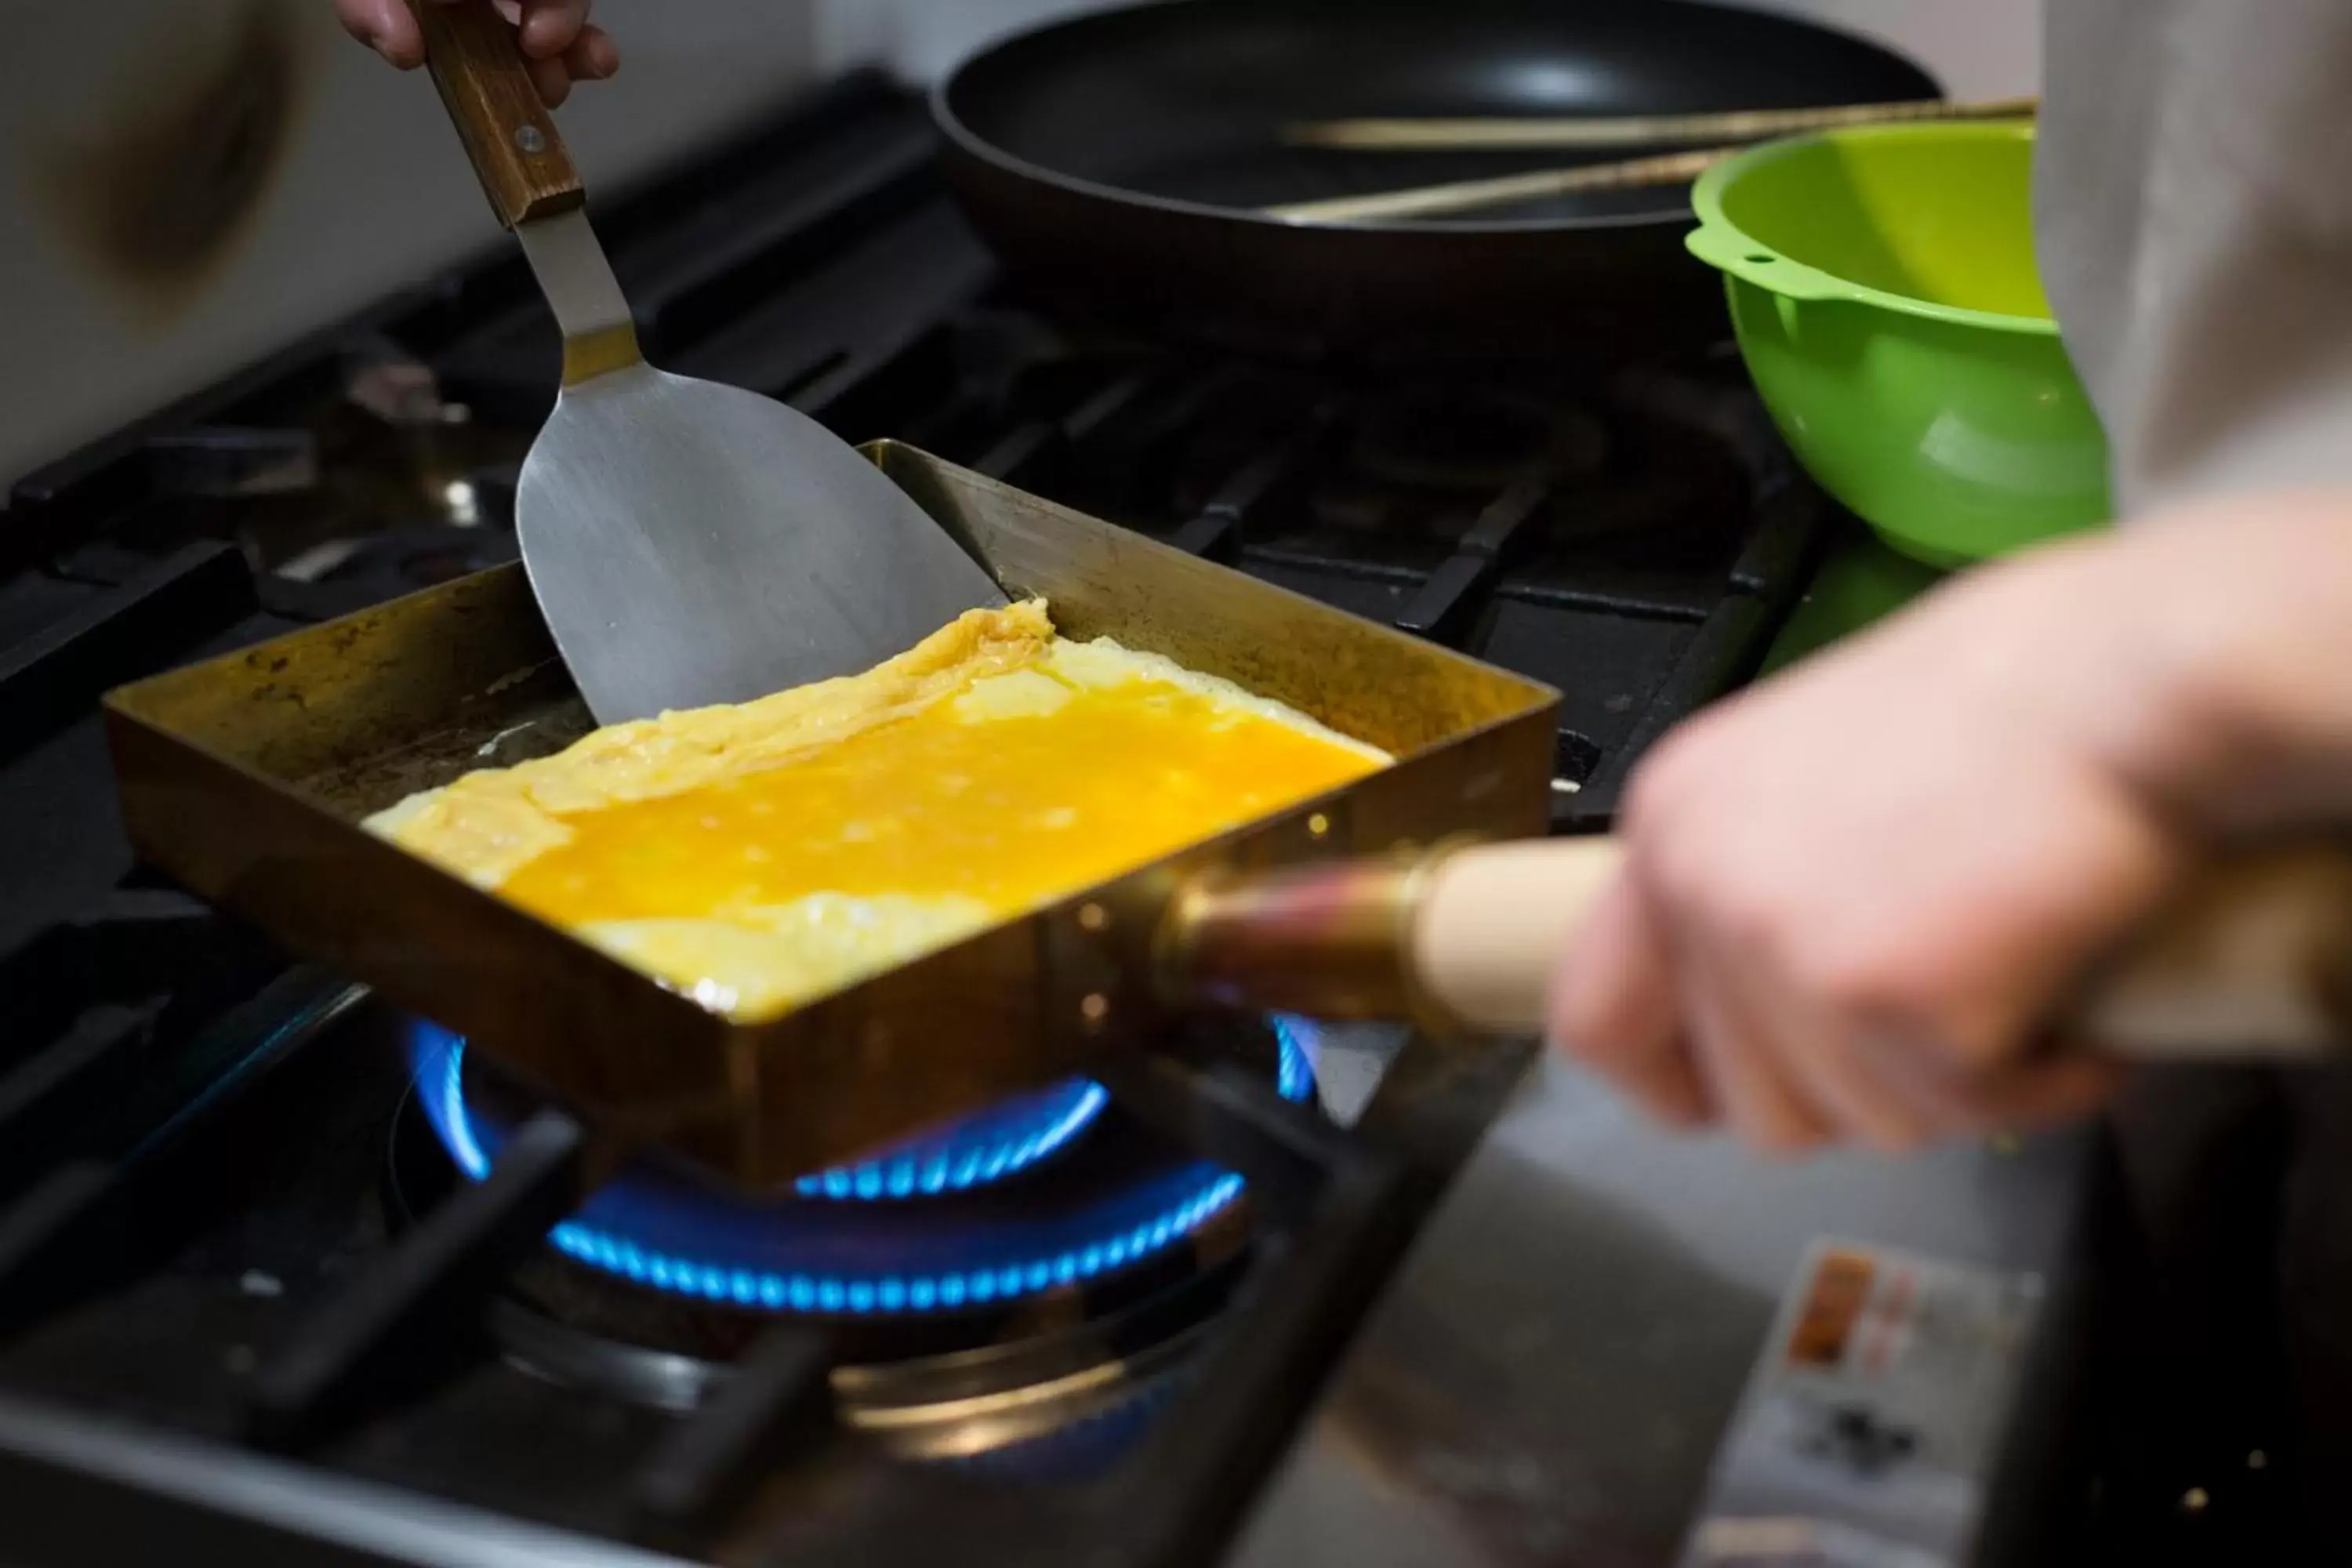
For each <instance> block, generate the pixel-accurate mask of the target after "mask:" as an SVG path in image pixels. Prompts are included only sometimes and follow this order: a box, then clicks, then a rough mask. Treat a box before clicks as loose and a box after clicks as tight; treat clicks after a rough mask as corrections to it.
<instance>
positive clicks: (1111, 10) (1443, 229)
mask: <svg viewBox="0 0 2352 1568" xmlns="http://www.w3.org/2000/svg"><path fill="white" fill-rule="evenodd" d="M1195 3H1196V0H1127V3H1125V4H1121V5H1107V6H1103V7H1101V8H1099V9H1096V10H1088V11H1082V12H1079V13H1078V14H1077V15H1076V16H1060V17H1055V18H1053V19H1051V20H1047V21H1044V22H1039V23H1036V24H1034V25H1033V26H1027V27H1023V28H1020V29H1019V30H1017V31H1014V32H1011V33H1006V34H1003V35H1002V36H1000V37H995V38H992V39H991V40H990V41H989V42H987V43H985V44H982V46H981V47H978V48H976V49H974V50H973V51H972V52H971V53H970V54H968V55H966V56H965V57H964V58H961V60H958V61H957V62H956V64H955V66H954V68H952V69H950V71H949V72H948V73H947V74H946V75H945V76H943V77H941V78H940V80H939V81H938V83H937V84H936V85H934V86H933V87H932V89H931V92H930V109H931V122H932V123H933V124H934V125H935V126H937V127H938V128H939V130H940V133H941V134H942V135H944V136H946V137H947V138H948V140H949V141H950V142H953V143H954V144H955V147H956V150H957V151H958V152H959V153H962V154H963V155H964V156H966V157H969V158H971V159H974V160H976V161H977V162H980V163H986V164H988V165H990V166H991V167H992V168H994V169H995V170H997V171H998V172H999V173H1000V174H1010V175H1012V176H1013V177H1014V178H1016V179H1022V180H1027V181H1031V182H1033V183H1034V184H1041V185H1046V186H1050V187H1052V188H1054V189H1055V190H1058V191H1061V192H1062V193H1064V194H1065V195H1075V196H1082V197H1085V198H1087V199H1088V200H1090V201H1103V202H1111V203H1115V204H1117V205H1122V206H1130V207H1137V208H1140V209H1143V210H1145V211H1149V212H1157V213H1161V214H1165V215H1167V216H1175V217H1184V218H1190V219H1192V220H1194V221H1198V222H1216V223H1223V224H1233V225H1239V226H1244V227H1247V228H1253V229H1259V228H1263V229H1268V230H1278V231H1283V232H1291V233H1296V232H1298V231H1302V230H1303V231H1307V232H1309V233H1315V234H1332V235H1365V236H1373V235H1378V236H1389V237H1394V236H1397V235H1400V234H1428V235H1471V236H1475V235H1496V236H1504V235H1578V234H1596V233H1607V232H1609V231H1611V230H1614V229H1621V228H1644V227H1649V226H1654V225H1656V224H1662V223H1671V222H1673V221H1674V220H1675V219H1676V218H1689V219H1691V220H1692V221H1693V222H1694V223H1696V212H1695V211H1694V209H1693V207H1692V204H1691V198H1690V188H1689V186H1687V185H1685V186H1684V187H1681V188H1682V189H1683V192H1684V195H1683V199H1682V201H1681V202H1679V203H1677V204H1674V205H1668V206H1664V207H1660V208H1657V209H1654V210H1650V211H1644V212H1636V213H1609V214H1604V215H1601V216H1593V217H1581V218H1491V219H1459V220H1451V221H1444V222H1428V221H1421V222H1406V223H1401V224H1400V223H1380V222H1365V221H1361V220H1352V219H1351V220H1349V221H1345V222H1339V223H1330V222H1323V221H1320V220H1312V219H1298V218H1280V217H1273V216H1268V215H1266V214H1265V213H1262V212H1257V211H1254V210H1252V209H1251V208H1248V207H1235V206H1221V205H1216V204H1214V203H1212V202H1196V201H1190V200H1187V199H1185V198H1183V197H1181V196H1161V195H1152V194H1150V192H1146V191H1136V190H1129V189H1128V188H1127V187H1125V186H1123V185H1113V184H1105V183H1103V182H1101V181H1099V180H1089V179H1085V178H1082V177H1081V176H1079V175H1076V174H1063V173H1061V172H1060V171H1059V170H1055V169H1049V168H1046V167H1045V165H1044V164H1042V163H1032V162H1030V161H1029V160H1028V159H1026V158H1023V157H1020V156H1018V155H1016V154H1014V153H1012V152H1010V151H1008V150H1006V149H1004V148H1003V147H1000V146H998V145H997V144H996V143H995V142H992V141H990V140H989V139H988V138H987V137H984V136H982V135H981V134H980V132H977V131H975V130H973V129H972V128H971V126H970V125H969V124H967V123H966V122H965V121H964V119H963V117H962V116H961V114H959V113H957V112H956V110H955V106H954V103H953V101H952V100H953V99H954V97H955V94H956V91H957V89H959V88H961V87H962V86H963V85H964V82H965V81H966V79H968V77H969V76H970V75H971V72H972V71H973V70H974V69H976V68H979V67H980V66H982V65H984V64H986V63H989V62H990V61H992V60H993V59H994V58H996V56H997V55H999V54H1000V53H1002V52H1003V51H1004V50H1006V49H1010V48H1013V47H1018V46H1020V45H1023V44H1025V43H1028V42H1030V41H1031V40H1033V39H1035V38H1037V37H1043V36H1045V35H1046V34H1049V33H1057V32H1061V31H1064V30H1065V29H1068V28H1073V27H1083V26H1092V25H1095V24H1098V23H1102V22H1106V21H1108V20H1109V19H1111V18H1113V17H1121V16H1136V15H1139V14H1140V13H1142V12H1147V11H1164V10H1169V9H1172V8H1173V7H1175V6H1177V5H1192V4H1195ZM1649 3H1650V5H1652V6H1653V7H1654V8H1658V9H1664V10H1680V11H1686V12H1688V11H1713V12H1724V13H1731V14H1735V15H1738V16H1744V17H1748V18H1750V19H1752V20H1754V21H1757V22H1760V23H1764V24H1767V25H1771V26H1787V27H1792V28H1798V29H1801V30H1803V31H1806V32H1810V33H1826V34H1831V35H1833V36H1835V37H1840V38H1843V39H1844V40H1845V41H1847V42H1848V43H1852V44H1855V45H1858V46H1860V47H1864V48H1869V49H1874V50H1876V51H1877V52H1878V53H1880V54H1882V55H1885V56H1887V57H1889V58H1892V59H1895V60H1896V61H1898V62H1899V63H1901V64H1903V65H1905V66H1907V67H1909V68H1911V69H1912V70H1913V71H1915V72H1916V73H1917V74H1918V75H1919V76H1920V77H1921V78H1922V79H1925V80H1926V81H1927V83H1928V84H1929V85H1930V86H1931V87H1932V88H1933V89H1935V100H1943V99H1945V98H1947V97H1948V96H1949V95H1948V91H1947V89H1945V87H1944V84H1943V82H1942V81H1941V80H1940V79H1937V76H1936V74H1935V73H1934V72H1933V71H1930V70H1929V69H1928V68H1927V67H1926V66H1925V65H1923V64H1921V63H1920V62H1919V61H1917V60H1915V59H1913V58H1911V57H1910V56H1909V55H1907V54H1905V53H1904V52H1903V51H1901V50H1899V49H1897V48H1895V47H1893V46H1892V45H1890V44H1887V43H1885V42H1884V41H1882V40H1880V39H1877V38H1873V37H1868V36H1867V35H1865V34H1863V33H1860V32H1856V31H1854V30H1853V29H1851V28H1847V27H1842V26H1835V25H1833V24H1832V23H1828V22H1824V21H1821V20H1818V19H1816V18H1813V17H1811V16H1806V17H1794V16H1782V15H1780V14H1779V13H1777V12H1769V11H1752V10H1749V9H1748V8H1747V7H1745V6H1740V5H1722V4H1718V3H1717V0H1649ZM1922 101H1928V100H1922ZM1668 188H1672V187H1668Z"/></svg>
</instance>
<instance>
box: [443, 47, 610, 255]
mask: <svg viewBox="0 0 2352 1568" xmlns="http://www.w3.org/2000/svg"><path fill="white" fill-rule="evenodd" d="M409 9H410V10H412V11H414V12H415V13H416V22H417V25H418V26H420V27H422V28H423V29H424V30H425V64H426V66H427V67H428V68H430V69H431V70H432V72H433V84H434V85H435V86H436V87H437V88H439V89H441V102H442V104H443V106H444V107H446V109H447V110H449V119H450V121H451V122H452V123H453V124H455V125H456V126H457V135H458V137H459V138H460V139H461V140H462V141H463V142H465V143H466V155H467V157H469V158H471V159H472V160H473V161H474V172H475V173H476V174H479V175H480V176H481V177H482V189H483V191H484V192H485V193H486V194H487V195H488V196H489V198H490V206H491V209H492V210H493V211H495V212H496V213H497V214H498V215H499V222H500V223H503V224H505V225H506V226H508V227H509V228H512V227H513V226H515V225H517V224H519V223H528V222H530V220H531V219H533V218H542V217H551V216H554V215H555V214H557V213H560V212H565V211H568V210H570V209H571V208H572V207H576V206H578V205H581V204H582V203H583V201H585V200H586V199H587V198H586V194H585V192H584V191H583V189H582V187H581V184H580V174H579V171H578V170H576V169H574V168H573V167H572V154H571V153H568V152H566V151H564V147H563V139H562V137H561V136H559V135H557V134H556V131H555V121H554V119H553V118H552V117H551V116H550V115H549V113H548V112H547V106H546V105H545V104H543V103H541V101H540V99H539V89H538V88H537V87H535V86H534V85H532V82H531V79H530V70H529V69H528V68H526V67H525V66H524V64H523V58H522V46H521V45H520V43H519V42H518V41H517V39H516V37H515V29H514V28H513V27H512V26H509V25H508V22H507V20H506V18H505V17H503V16H499V14H498V12H497V11H496V10H494V9H492V8H491V5H490V4H489V0H457V4H454V5H445V4H441V3H440V0H409Z"/></svg>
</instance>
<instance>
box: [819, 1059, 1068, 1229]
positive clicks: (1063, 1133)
mask: <svg viewBox="0 0 2352 1568" xmlns="http://www.w3.org/2000/svg"><path fill="white" fill-rule="evenodd" d="M1109 1103H1110V1096H1109V1095H1108V1093H1106V1092H1105V1091H1104V1089H1103V1087H1102V1085H1100V1084H1098V1083H1090V1082H1088V1081H1087V1079H1071V1080H1070V1081H1069V1082H1067V1083H1062V1084H1056V1085H1055V1086H1054V1087H1053V1088H1052V1089H1046V1090H1045V1091H1044V1092H1043V1093H1040V1094H1026V1095H1023V1096H1021V1097H1020V1098H1019V1099H1017V1100H1006V1101H1005V1102H1004V1103H1003V1104H1002V1105H998V1106H994V1107H992V1108H991V1109H990V1110H983V1111H982V1112H981V1113H980V1114H979V1115H977V1116H973V1117H970V1118H967V1119H966V1120H964V1121H960V1122H958V1123H956V1124H955V1125H954V1126H952V1127H950V1128H948V1129H946V1130H945V1131H940V1132H935V1133H931V1134H929V1136H926V1137H923V1138H919V1139H916V1140H913V1141H912V1142H908V1143H906V1144H904V1145H902V1146H900V1147H899V1148H898V1149H895V1150H893V1151H891V1152H889V1153H887V1154H885V1155H881V1156H879V1157H877V1158H876V1159H872V1160H865V1161H861V1162H859V1163H856V1164H855V1165H840V1166H835V1167H834V1168H833V1169H831V1170H828V1171H820V1172H818V1173H816V1174H814V1175H813V1176H803V1177H801V1178H800V1179H799V1180H798V1181H797V1182H794V1183H793V1188H794V1189H795V1190H796V1191H797V1192H799V1194H801V1196H803V1197H804V1198H834V1199H856V1200H864V1201H866V1202H873V1201H877V1200H887V1199H890V1198H910V1197H915V1196H917V1195H920V1196H923V1197H936V1196H937V1195H939V1194H941V1193H960V1192H965V1191H968V1190H969V1189H971V1188H973V1187H979V1186H985V1185H987V1184H989V1183H991V1182H994V1181H1001V1180H1003V1178H1004V1177H1006V1176H1009V1175H1012V1174H1013V1173H1014V1172H1016V1171H1024V1170H1026V1169H1028V1168H1029V1167H1030V1166H1032V1165H1034V1164H1035V1163H1038V1162H1039V1161H1040V1160H1044V1159H1045V1158H1047V1157H1049V1156H1050V1155H1052V1154H1054V1153H1055V1152H1058V1151H1060V1150H1062V1149H1064V1148H1066V1147H1067V1146H1068V1144H1069V1142H1070V1140H1072V1139H1073V1138H1076V1136H1077V1135H1078V1134H1079V1133H1081V1132H1083V1131H1086V1130H1087V1127H1088V1126H1089V1125H1091V1124H1092V1123H1093V1121H1094V1119H1095V1118H1096V1117H1097V1116H1099V1115H1101V1114H1102V1109H1103V1107H1104V1106H1106V1105H1108V1104H1109Z"/></svg>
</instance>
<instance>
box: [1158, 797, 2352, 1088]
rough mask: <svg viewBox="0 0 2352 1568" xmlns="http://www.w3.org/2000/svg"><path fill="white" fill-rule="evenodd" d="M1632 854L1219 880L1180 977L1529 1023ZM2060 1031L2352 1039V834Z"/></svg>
mask: <svg viewBox="0 0 2352 1568" xmlns="http://www.w3.org/2000/svg"><path fill="white" fill-rule="evenodd" d="M1621 853H1622V852H1621V851H1620V849H1619V847H1618V846H1617V845H1616V844H1615V843H1614V842H1613V841H1612V840H1610V839H1606V838H1585V839H1559V840H1553V841H1550V842H1546V843H1529V844H1507V845H1496V846H1491V847H1479V848H1471V849H1464V850H1460V851H1457V852H1455V853H1453V854H1451V855H1446V856H1444V857H1443V858H1437V859H1433V860H1427V861H1423V862H1421V863H1418V864H1413V865H1404V864H1400V863H1395V862H1391V863H1387V864H1385V865H1381V864H1370V863H1356V864H1349V865H1339V866H1320V867H1312V868H1302V869H1299V870H1295V871H1289V872H1283V873H1277V874H1275V875H1273V876H1260V877H1254V878H1248V879H1234V880H1232V881H1229V882H1226V883H1223V884H1208V885H1205V886H1203V887H1202V888H1200V889H1194V890H1192V891H1191V892H1189V893H1188V894H1187V895H1186V896H1185V897H1184V898H1183V899H1181V900H1179V901H1178V903H1177V905H1176V906H1175V908H1174V910H1173V911H1172V916H1171V925H1170V934H1169V937H1168V939H1167V941H1166V943H1165V953H1166V957H1167V960H1168V964H1169V974H1170V978H1171V983H1172V984H1175V985H1176V986H1178V987H1179V988H1181V989H1183V990H1186V991H1188V992H1194V993H1199V994H1204V995H1206V996H1208V997H1210V998H1212V999H1215V1000H1220V1001H1224V1002H1228V1003H1240V1004H1244V1005H1259V1006H1265V1007H1270V1008H1283V1009H1287V1010H1291V1011H1297V1012H1305V1013H1310V1014H1312V1013H1315V1012H1318V1011H1319V1010H1324V1009H1325V1007H1326V1005H1327V1004H1328V1005H1329V1009H1330V1010H1332V1011H1335V1012H1337V1013H1338V1014H1339V1015H1340V1016H1404V1015H1413V1016H1419V1017H1420V1018H1421V1019H1422V1021H1423V1022H1425V1023H1430V1024H1433V1025H1436V1026H1445V1025H1447V1024H1451V1025H1453V1026H1455V1027H1456V1028H1457V1029H1458V1028H1461V1027H1464V1026H1466V1027H1467V1028H1468V1029H1470V1030H1473V1031H1479V1032H1485V1033H1489V1034H1498V1035H1501V1034H1524V1033H1532V1032H1534V1031H1537V1030H1539V1029H1541V1028H1542V1027H1543V1026H1544V1021H1545V1020H1544V1007H1545V995H1546V989H1547V985H1548V984H1549V978H1550V974H1551V971H1552V969H1553V967H1554V965H1555V964H1556V963H1558V962H1559V954H1560V953H1561V952H1562V951H1564V950H1565V949H1566V948H1567V946H1568V945H1569V944H1570V942H1573V941H1574V940H1575V938H1576V935H1577V933H1578V931H1579V930H1580V928H1581V927H1582V925H1583V924H1584V922H1585V921H1586V920H1587V919H1588V918H1589V917H1590V916H1591V913H1592V910H1593V907H1594V904H1595V902H1596V900H1598V899H1599V897H1600V896H1601V892H1602V891H1603V890H1604V889H1607V888H1608V887H1609V886H1610V885H1611V883H1612V880H1613V879H1614V877H1615V875H1616V872H1617V868H1618V866H1619V864H1620V862H1621ZM2053 1035H2054V1036H2055V1037H2058V1038H2060V1039H2063V1040H2066V1041H2070V1042H2074V1043H2078V1044H2082V1045H2087V1046H2091V1047H2096V1048H2098V1049H2100V1050H2103V1051H2105V1052H2107V1053H2109V1054H2112V1055H2115V1056H2119V1057H2124V1058H2131V1059H2135V1060H2157V1059H2182V1058H2194V1059H2199V1060H2206V1061H2211V1060H2215V1059H2221V1058H2260V1059H2266V1060H2281V1059H2293V1058H2309V1057H2315V1056H2322V1055H2328V1054H2332V1053H2334V1052H2336V1051H2339V1050H2344V1049H2346V1048H2347V1047H2352V849H2347V847H2344V846H2341V845H2337V844H2334V843H2329V844H2314V845H2298V846H2294V847H2284V848H2278V849H2273V850H2266V851H2263V852H2260V853H2252V852H2248V853H2239V854H2234V855H2231V856H2228V857H2225V858H2221V859H2219V860H2217V861H2216V862H2215V863H2214V864H2213V865H2211V866H2210V867H2209V868H2206V869H2205V870H2204V871H2203V872H2201V873H2200V875H2199V876H2197V877H2196V878H2194V879H2192V880H2191V882H2190V884H2189V886H2188V887H2187V888H2186V889H2183V890H2182V892H2181V894H2180V895H2179V897H2178V898H2176V899H2175V900H2172V901H2171V902H2170V903H2169V904H2168V905H2167V906H2166V908H2165V909H2164V910H2163V911H2162V912H2161V913H2160V914H2159V915H2158V917H2157V918H2156V919H2154V920H2152V921H2150V922H2149V923H2148V924H2147V927H2146V928H2145V929H2143V930H2142V931H2138V932H2137V933H2135V934H2134V935H2133V937H2132V938H2131V939H2130V940H2129V941H2127V942H2125V943H2123V944H2122V945H2121V946H2120V947H2119V949H2118V950H2117V951H2116V953H2115V954H2114V955H2113V956H2112V957H2111V958H2110V960H2109V961H2108V962H2107V963H2105V964H2103V965H2101V966H2100V967H2099V968H2098V969H2097V970H2096V972H2095V973H2093V974H2092V975H2091V976H2090V977H2089V978H2088V979H2087V981H2086V982H2085V984H2084V986H2083V988H2082V990H2081V991H2080V993H2079V994H2077V996H2076V998H2075V1001H2074V1005H2071V1006H2070V1007H2068V1008H2066V1009H2064V1010H2063V1013H2062V1015H2061V1016H2059V1017H2058V1018H2057V1019H2055V1020H2054V1021H2053Z"/></svg>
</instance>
